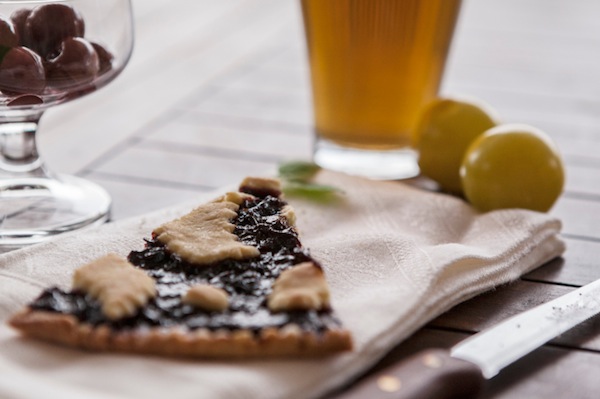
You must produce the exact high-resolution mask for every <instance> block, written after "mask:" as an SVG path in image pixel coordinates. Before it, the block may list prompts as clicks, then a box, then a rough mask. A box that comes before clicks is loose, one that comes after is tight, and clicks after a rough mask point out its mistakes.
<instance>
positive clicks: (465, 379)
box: [335, 280, 600, 399]
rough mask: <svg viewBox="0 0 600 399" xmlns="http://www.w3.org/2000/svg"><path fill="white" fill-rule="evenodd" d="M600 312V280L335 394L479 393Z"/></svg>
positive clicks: (434, 397)
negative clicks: (528, 356) (487, 382)
mask: <svg viewBox="0 0 600 399" xmlns="http://www.w3.org/2000/svg"><path fill="white" fill-rule="evenodd" d="M599 312H600V280H596V281H594V282H592V283H590V284H587V285H585V286H583V287H581V288H579V289H577V290H574V291H572V292H570V293H568V294H565V295H563V296H561V297H559V298H556V299H554V300H552V301H550V302H547V303H544V304H542V305H539V306H537V307H534V308H532V309H529V310H527V311H525V312H523V313H520V314H518V315H515V316H513V317H510V318H508V319H506V320H504V321H502V322H500V323H498V324H496V325H495V326H493V327H490V328H488V329H485V330H483V331H481V332H479V333H477V334H474V335H472V336H471V337H469V338H467V339H465V340H464V341H461V342H460V343H458V344H457V345H455V346H453V347H452V348H451V349H450V350H449V351H448V350H445V349H429V350H426V351H424V352H420V353H417V354H416V355H414V356H412V357H410V358H408V359H407V360H404V361H401V362H399V363H396V364H395V365H392V366H390V367H388V368H387V369H385V370H383V371H381V372H379V373H377V374H376V375H373V376H370V377H368V378H366V379H365V380H363V381H362V382H360V383H359V384H358V385H357V386H356V387H354V388H352V389H351V390H349V391H347V392H344V393H342V394H340V395H338V396H335V399H359V398H360V399H364V398H369V399H384V398H386V399H388V398H389V399H450V398H464V399H467V398H475V397H477V396H478V395H479V393H480V392H481V390H482V388H483V385H484V382H485V380H486V379H490V378H492V377H494V376H495V375H496V374H498V372H499V371H500V370H502V369H503V368H504V367H506V366H508V365H509V364H511V363H512V362H514V361H516V360H518V359H520V358H521V357H523V356H525V355H526V354H528V353H529V352H531V351H533V350H534V349H536V348H538V347H540V346H542V345H543V344H545V343H546V342H548V341H549V340H551V339H552V338H554V337H556V336H558V335H560V334H562V333H564V332H565V331H567V330H569V329H571V328H572V327H574V326H576V325H577V324H579V323H581V322H583V321H585V320H587V319H589V318H590V317H592V316H594V315H596V314H597V313H599Z"/></svg>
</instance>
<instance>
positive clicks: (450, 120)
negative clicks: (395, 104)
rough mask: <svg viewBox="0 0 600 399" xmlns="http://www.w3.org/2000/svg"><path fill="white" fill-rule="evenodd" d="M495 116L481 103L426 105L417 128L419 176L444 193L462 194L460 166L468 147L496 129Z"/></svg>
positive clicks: (460, 101)
mask: <svg viewBox="0 0 600 399" xmlns="http://www.w3.org/2000/svg"><path fill="white" fill-rule="evenodd" d="M494 114H495V113H494V111H492V110H491V108H490V107H489V106H488V105H486V104H484V103H482V102H473V101H465V100H457V99H450V98H446V99H438V100H436V101H434V102H433V103H432V104H431V105H429V106H428V107H427V108H426V109H425V111H424V112H423V114H422V116H421V118H420V121H419V124H418V125H417V137H418V138H419V141H418V144H417V149H418V152H419V167H420V168H421V173H422V174H423V175H425V176H427V177H429V178H430V179H433V180H435V181H436V182H437V183H438V184H439V185H440V187H441V188H442V189H443V190H445V191H448V192H451V193H455V194H461V193H462V187H461V184H460V175H459V169H460V162H461V161H462V158H463V155H464V153H465V151H466V150H467V147H468V146H469V144H471V142H472V141H473V140H474V139H475V138H476V137H477V136H479V135H481V134H482V133H483V132H484V131H486V130H488V129H489V128H491V127H494V126H496V124H497V120H496V118H495V116H494Z"/></svg>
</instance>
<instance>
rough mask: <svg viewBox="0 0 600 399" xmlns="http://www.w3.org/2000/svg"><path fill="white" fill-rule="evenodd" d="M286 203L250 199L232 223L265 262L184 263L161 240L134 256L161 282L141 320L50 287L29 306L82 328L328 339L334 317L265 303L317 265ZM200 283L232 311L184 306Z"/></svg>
mask: <svg viewBox="0 0 600 399" xmlns="http://www.w3.org/2000/svg"><path fill="white" fill-rule="evenodd" d="M284 205H285V202H283V201H281V200H280V199H279V198H277V197H274V196H271V195H267V196H265V197H264V198H256V199H250V200H246V201H244V202H243V203H242V205H241V206H240V208H239V210H238V215H237V217H236V218H235V219H234V220H233V221H232V223H233V224H234V225H235V226H236V228H235V231H234V234H236V235H237V236H238V237H239V238H240V241H242V242H243V243H245V244H248V245H252V246H255V247H257V248H258V249H259V251H260V256H258V257H256V258H252V259H247V260H241V261H237V260H224V261H220V262H216V263H214V264H212V265H206V266H198V265H191V264H189V263H186V262H184V261H182V260H181V259H180V258H179V256H177V255H176V254H172V253H169V252H168V251H167V250H166V249H165V248H164V246H163V245H162V244H161V243H160V242H158V241H155V240H148V241H147V245H146V248H145V249H144V250H142V251H133V252H131V253H130V254H129V261H130V262H131V263H133V264H134V265H136V266H137V267H139V268H141V269H143V270H145V271H146V273H148V274H149V275H150V276H151V277H153V278H154V279H155V280H156V288H157V293H158V294H157V296H156V298H154V299H153V300H151V301H150V302H149V303H148V304H147V305H146V306H145V307H144V308H142V309H141V310H140V311H139V312H138V314H136V315H135V316H133V317H130V318H126V319H123V320H118V321H110V320H108V319H106V318H105V317H104V315H103V314H102V311H101V309H100V304H99V302H98V301H97V300H95V299H93V298H91V297H89V296H87V295H85V294H84V293H82V292H77V291H75V292H64V291H62V290H60V289H59V288H51V289H48V290H46V291H44V292H43V293H42V295H41V296H40V297H39V298H38V299H36V300H35V301H34V302H33V303H32V304H31V305H30V307H31V308H33V309H38V310H45V311H54V312H59V313H65V314H72V315H74V316H75V317H77V318H78V319H79V320H80V321H81V322H87V323H90V324H93V325H99V324H105V325H109V326H110V327H112V328H113V329H116V330H119V329H129V328H134V327H135V328H137V327H156V326H163V327H169V326H175V325H185V326H187V327H188V328H190V329H192V330H193V329H197V328H208V329H210V330H216V329H222V328H224V329H229V330H235V329H250V330H252V331H255V332H257V331H259V330H261V329H263V328H265V327H282V326H284V325H286V324H290V323H294V324H298V325H299V326H300V327H301V328H302V329H305V330H309V331H314V332H322V331H324V330H325V329H329V328H334V327H337V326H339V322H338V321H337V320H336V319H335V318H334V317H333V316H332V315H331V311H330V310H324V311H319V312H317V311H295V312H280V313H272V312H271V311H270V310H269V309H268V307H267V297H268V295H269V294H270V292H271V287H272V285H273V282H274V280H275V279H276V278H277V276H279V274H280V273H281V272H282V271H283V270H285V269H287V268H289V267H291V266H293V265H295V264H298V263H301V262H305V261H314V260H313V259H312V258H311V257H310V255H309V253H308V251H307V250H306V249H304V248H302V247H301V244H300V241H299V240H298V234H297V232H296V231H295V229H294V228H293V227H291V226H289V225H288V222H287V219H285V218H283V217H281V216H280V212H281V209H282V207H283V206H284ZM198 283H208V284H211V285H213V286H216V287H220V288H223V289H224V290H225V291H227V292H228V293H229V295H230V298H229V299H230V302H229V309H228V310H226V311H224V312H209V311H203V310H199V309H197V308H194V307H192V306H190V305H186V304H183V303H182V302H181V296H182V295H183V294H184V293H185V292H186V291H187V289H188V288H189V287H190V286H191V285H193V284H198Z"/></svg>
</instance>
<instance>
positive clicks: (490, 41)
mask: <svg viewBox="0 0 600 399" xmlns="http://www.w3.org/2000/svg"><path fill="white" fill-rule="evenodd" d="M134 7H135V14H136V22H137V29H136V32H137V37H136V40H137V42H136V47H135V51H134V56H133V58H132V60H131V62H130V64H129V66H128V67H127V69H126V71H125V72H124V73H123V75H122V76H121V77H119V78H118V79H117V80H116V81H115V82H114V83H113V84H111V85H109V86H107V87H106V88H104V89H102V90H100V91H99V92H97V93H95V94H92V95H90V96H88V97H85V98H83V99H81V100H78V101H75V102H73V103H70V104H66V105H63V106H60V107H57V108H56V109H54V110H50V111H49V112H48V113H47V115H46V116H44V119H43V120H42V130H43V132H42V134H41V135H40V150H41V152H42V154H43V156H44V157H45V158H46V160H47V161H48V164H49V165H50V167H51V168H52V169H54V170H57V171H61V172H67V173H75V174H77V175H80V176H84V177H86V178H89V179H91V180H93V181H96V182H97V183H99V184H101V185H102V186H104V187H105V188H107V189H108V190H109V192H110V193H111V195H112V196H113V199H114V213H113V219H121V218H125V217H131V216H136V215H140V214H142V213H144V212H147V211H150V210H154V209H157V208H161V207H165V206H169V205H172V204H176V203H178V202H181V201H184V200H188V199H191V198H194V197H195V196H197V195H198V193H200V192H204V191H207V190H211V189H214V188H216V187H219V186H222V185H226V184H234V183H236V182H238V181H239V180H240V178H242V177H243V176H246V175H248V174H261V173H265V171H266V170H267V169H270V168H273V167H274V166H275V165H276V164H277V163H278V162H280V161H282V160H285V159H289V158H309V157H310V147H311V138H312V137H311V136H312V126H311V125H312V114H311V99H310V89H309V84H308V76H307V75H308V70H307V65H306V59H305V49H304V40H303V32H302V26H301V21H300V12H299V7H298V4H297V3H296V1H295V0H224V1H214V0H178V1H176V2H173V1H169V0H134ZM598 15H600V2H598V1H597V0H572V1H569V2H566V1H562V0H477V1H475V0H471V1H466V3H465V5H464V8H463V12H462V14H461V20H460V23H459V26H458V31H457V36H456V40H455V44H454V46H453V50H452V54H451V58H450V61H449V66H448V70H447V74H446V80H445V83H444V87H443V92H444V93H447V94H467V95H472V96H476V97H479V98H482V99H484V100H485V101H487V102H489V103H490V104H492V105H493V106H494V107H495V108H496V109H497V110H498V111H499V113H500V114H501V116H502V117H503V118H504V120H505V121H507V122H525V123H530V124H533V125H535V126H538V127H540V128H542V129H544V130H545V131H546V132H547V133H549V134H550V135H551V136H552V137H553V138H554V140H555V141H556V142H557V143H558V145H559V146H560V149H561V151H562V154H563V156H564V160H565V162H566V166H567V173H568V176H567V184H566V190H565V193H564V195H563V196H562V198H561V199H560V201H559V202H558V204H557V205H556V206H555V207H554V208H553V210H552V213H553V214H554V215H556V216H558V217H560V218H561V219H562V220H563V222H564V229H563V236H564V238H565V240H566V241H567V244H568V250H567V252H566V253H565V255H564V258H563V259H558V260H555V261H552V262H550V263H549V264H547V265H545V266H543V267H541V268H539V269H538V270H536V271H534V272H532V273H529V274H528V275H526V276H524V277H523V278H522V279H521V280H520V281H517V282H515V283H513V284H510V285H508V286H504V287H500V288H498V289H497V290H495V291H494V292H491V293H488V294H485V295H482V296H480V297H478V298H475V299H473V300H471V301H469V302H466V303H464V304H462V305H460V306H457V307H456V308H454V309H452V310H451V311H450V312H448V313H447V314H445V315H443V316H441V317H439V318H438V319H436V320H433V321H432V322H431V323H430V324H429V325H428V326H427V327H426V328H423V329H422V330H420V331H419V332H417V333H416V334H415V335H414V336H413V337H412V338H410V339H409V340H408V341H407V342H405V343H403V344H402V345H400V346H399V347H398V348H396V349H395V350H394V351H393V352H392V353H391V354H390V355H389V356H388V357H387V358H386V359H385V360H384V364H385V363H389V362H393V361H396V360H397V359H400V358H402V357H404V356H406V355H407V354H409V353H412V352H415V351H416V350H419V349H421V348H425V347H431V346H441V347H449V346H451V345H452V344H454V343H455V342H457V341H459V340H461V339H463V338H465V337H467V336H468V335H469V334H472V333H473V332H476V331H479V330H481V329H482V328H485V327H487V326H490V325H492V324H494V323H496V322H497V321H500V320H502V319H504V318H506V317H507V316H510V315H512V314H515V313H518V312H520V311H522V310H525V309H528V308H530V307H532V306H534V305H536V304H539V303H542V302H545V301H547V300H549V299H552V298H554V297H557V296H559V295H561V294H564V293H566V292H569V291H571V290H572V289H573V288H574V287H577V286H580V285H582V284H585V283H588V282H590V281H592V280H594V279H597V278H599V277H600V264H597V258H598V254H599V253H600V23H599V22H598ZM599 352H600V318H596V319H592V320H590V321H589V322H586V323H584V324H583V325H581V326H579V327H577V328H576V329H574V330H573V331H571V332H569V333H567V334H564V335H563V336H562V337H559V338H557V339H556V340H554V341H552V342H551V343H549V344H548V345H545V346H544V347H543V348H541V349H539V350H538V351H536V352H534V353H533V354H531V355H530V356H528V357H526V358H524V359H523V360H522V361H519V362H518V363H516V364H514V365H512V366H510V367H508V368H507V369H505V370H504V371H503V372H502V373H501V374H500V375H499V376H497V377H496V378H494V379H493V380H491V381H490V382H489V385H488V390H487V392H486V394H485V395H484V397H485V398H495V399H496V398H511V399H518V398H522V399H535V398H550V397H551V398H596V397H598V395H599V394H598V393H597V388H598V387H599V386H600V384H599V383H598V375H600V353H599Z"/></svg>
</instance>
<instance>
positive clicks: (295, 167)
mask: <svg viewBox="0 0 600 399" xmlns="http://www.w3.org/2000/svg"><path fill="white" fill-rule="evenodd" d="M319 170H321V167H320V166H319V165H317V164H314V163H312V162H307V161H290V162H285V163H283V164H281V165H279V176H280V177H281V178H282V179H284V180H289V181H300V182H307V181H309V180H310V179H312V178H313V177H314V175H315V174H316V173H317V172H318V171H319Z"/></svg>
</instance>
